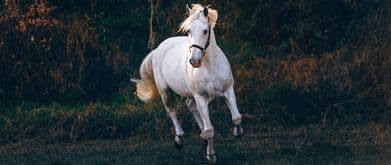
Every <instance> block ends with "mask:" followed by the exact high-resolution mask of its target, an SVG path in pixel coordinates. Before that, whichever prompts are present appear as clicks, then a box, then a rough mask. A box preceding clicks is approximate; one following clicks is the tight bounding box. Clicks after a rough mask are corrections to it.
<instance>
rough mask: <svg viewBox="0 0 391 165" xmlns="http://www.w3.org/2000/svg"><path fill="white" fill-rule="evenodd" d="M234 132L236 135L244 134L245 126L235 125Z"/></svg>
mask: <svg viewBox="0 0 391 165" xmlns="http://www.w3.org/2000/svg"><path fill="white" fill-rule="evenodd" d="M233 134H234V136H235V137H241V136H242V135H243V128H242V127H241V126H240V125H235V127H234V130H233Z"/></svg>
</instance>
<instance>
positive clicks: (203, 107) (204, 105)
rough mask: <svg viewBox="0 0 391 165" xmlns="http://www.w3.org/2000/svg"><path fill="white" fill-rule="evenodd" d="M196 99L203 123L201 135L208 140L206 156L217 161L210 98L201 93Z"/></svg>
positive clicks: (212, 160)
mask: <svg viewBox="0 0 391 165" xmlns="http://www.w3.org/2000/svg"><path fill="white" fill-rule="evenodd" d="M194 99H195V102H196V105H197V110H198V112H199V115H200V117H201V120H202V123H203V129H202V133H201V137H202V138H203V139H207V141H208V145H207V147H206V158H207V159H208V160H209V161H211V162H216V155H215V150H214V146H213V138H214V128H213V125H212V123H211V121H210V117H209V108H208V103H209V100H208V99H207V98H206V97H205V96H201V95H195V96H194Z"/></svg>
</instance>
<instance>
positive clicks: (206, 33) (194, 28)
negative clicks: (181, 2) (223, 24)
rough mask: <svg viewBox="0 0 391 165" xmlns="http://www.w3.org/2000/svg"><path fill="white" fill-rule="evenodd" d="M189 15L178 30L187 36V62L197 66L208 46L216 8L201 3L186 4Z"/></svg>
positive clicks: (215, 17)
mask: <svg viewBox="0 0 391 165" xmlns="http://www.w3.org/2000/svg"><path fill="white" fill-rule="evenodd" d="M186 9H187V13H188V15H189V17H188V18H187V19H186V20H185V21H184V22H183V23H182V24H181V27H180V29H179V31H182V32H187V36H188V37H189V41H190V45H189V55H190V56H189V58H188V59H189V63H190V64H191V65H192V66H193V67H194V68H198V67H200V66H201V62H202V58H203V57H204V55H205V53H206V49H207V48H208V46H209V42H210V35H211V31H212V29H213V27H214V25H215V23H216V20H217V12H216V10H211V9H208V7H203V6H201V5H192V8H190V7H189V6H186Z"/></svg>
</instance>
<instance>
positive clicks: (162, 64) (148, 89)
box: [132, 4, 243, 161]
mask: <svg viewBox="0 0 391 165" xmlns="http://www.w3.org/2000/svg"><path fill="white" fill-rule="evenodd" d="M186 8H187V12H188V18H187V19H185V21H183V22H182V24H181V26H180V29H179V31H180V32H187V36H180V37H171V38H168V39H166V40H165V41H163V42H162V43H161V44H160V45H159V46H158V47H157V48H156V49H154V50H153V51H152V52H150V53H149V55H148V56H147V57H146V58H145V59H144V61H143V62H142V64H141V67H140V76H141V80H140V79H132V81H134V82H136V83H137V92H136V95H137V96H138V97H139V98H140V99H141V100H143V101H144V102H148V101H151V100H152V99H153V98H155V97H157V96H159V95H160V97H161V99H162V101H163V104H164V107H165V109H166V110H167V113H168V115H169V117H170V118H171V120H172V122H173V124H174V127H175V132H176V136H175V143H176V145H177V146H183V134H184V132H183V130H182V128H181V124H180V123H179V122H178V119H177V117H176V113H175V110H174V105H173V104H175V102H174V100H172V97H171V96H172V94H173V92H174V93H176V94H178V95H180V96H182V97H186V98H187V100H186V105H187V107H188V108H189V110H190V111H191V112H192V114H193V116H194V118H195V120H196V122H197V124H198V126H199V127H200V129H201V132H202V133H201V135H200V136H201V138H202V139H204V140H205V139H206V140H207V143H208V144H207V149H206V152H207V156H206V157H207V159H208V160H210V161H216V156H215V151H214V147H213V137H214V128H213V125H212V123H211V121H210V118H209V109H208V104H209V102H210V101H211V100H213V99H214V98H215V97H218V96H223V97H224V98H225V102H226V104H227V106H228V108H229V110H230V112H231V115H232V121H233V124H234V129H233V134H234V135H235V136H239V135H241V134H242V133H243V129H242V128H241V126H240V123H241V119H242V117H241V115H240V113H239V111H238V108H237V105H236V98H235V92H234V80H233V76H232V72H231V67H230V65H229V62H228V60H227V58H226V56H225V55H224V53H223V52H222V51H221V49H220V48H219V47H218V46H217V44H216V39H215V34H214V32H213V28H214V27H215V24H216V21H217V17H218V14H217V11H216V10H212V9H210V8H208V7H203V6H201V5H199V4H193V5H192V8H189V6H186Z"/></svg>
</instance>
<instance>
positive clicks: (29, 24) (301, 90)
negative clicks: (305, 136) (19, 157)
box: [0, 0, 391, 141]
mask: <svg viewBox="0 0 391 165" xmlns="http://www.w3.org/2000/svg"><path fill="white" fill-rule="evenodd" d="M191 3H202V4H206V5H211V7H212V8H214V9H217V10H218V12H219V20H218V23H217V26H216V28H215V33H216V36H217V43H218V45H219V46H220V47H221V48H222V50H223V51H224V52H225V54H226V55H227V57H228V59H229V60H230V63H231V66H232V71H233V73H234V76H235V90H236V92H237V97H238V104H239V107H240V111H241V112H242V113H243V114H244V118H245V120H246V121H247V123H251V122H253V123H265V122H266V123H267V122H268V121H269V122H272V123H278V124H283V125H291V124H299V125H300V124H302V123H318V124H319V123H321V124H326V125H330V126H339V125H343V124H345V123H354V124H357V123H369V122H381V123H386V124H389V122H390V121H391V120H390V119H391V109H390V107H391V54H390V52H391V46H390V41H391V33H390V29H391V24H390V23H391V21H390V20H391V19H390V16H391V11H390V9H391V2H390V1H389V0H317V1H314V0H216V1H180V0H150V1H146V0H132V1H128V0H89V1H83V0H2V1H1V3H0V100H1V107H2V108H1V109H2V112H1V113H0V128H1V129H0V130H1V132H2V134H1V135H0V136H1V137H3V138H4V139H7V138H8V139H9V138H10V137H19V136H20V137H34V136H37V134H40V132H43V134H45V137H49V139H51V140H53V139H57V140H64V139H72V138H76V139H77V138H83V137H84V138H85V137H86V138H96V137H123V136H128V135H129V134H135V132H145V130H144V129H145V128H147V127H154V128H155V129H156V130H160V129H161V128H164V129H167V128H170V125H169V121H168V120H167V121H166V119H165V115H164V110H163V109H161V107H159V106H158V104H157V105H152V106H151V105H144V104H142V103H140V101H138V100H137V99H136V98H135V95H133V92H134V89H135V87H134V84H131V83H130V81H129V79H130V77H137V76H138V68H139V65H140V64H141V61H142V60H143V58H144V57H145V56H146V55H147V54H148V52H149V51H150V49H149V48H148V47H149V46H152V47H156V46H157V45H158V44H159V43H160V42H161V41H163V40H164V39H166V38H168V37H171V36H175V35H183V34H178V33H177V28H178V26H179V24H180V22H181V21H182V20H183V19H184V18H185V17H186V16H185V5H186V4H191ZM151 12H153V15H151ZM150 19H151V20H152V22H149V20H150ZM151 24H152V31H150V30H149V26H150V25H151ZM180 102H183V100H179V101H178V104H179V103H180ZM220 104H222V103H221V102H219V101H217V103H213V104H212V109H218V107H219V106H218V105H220ZM180 107H181V108H185V107H184V106H183V105H181V106H180ZM148 109H149V110H150V109H159V110H158V111H153V112H151V111H146V110H148ZM185 113H186V112H183V114H185ZM211 113H212V116H213V115H215V116H221V114H219V115H216V113H217V114H218V113H219V112H211ZM156 114H157V115H158V116H160V117H156ZM186 115H187V116H186ZM186 115H185V116H186V118H187V119H189V120H191V117H190V116H189V115H188V114H186ZM223 117H224V118H223ZM223 117H221V119H220V118H218V119H216V120H217V121H215V123H225V124H220V125H223V127H225V126H226V125H228V123H227V122H226V120H228V119H229V116H228V114H225V116H224V115H223ZM146 119H151V120H152V119H153V121H148V122H147V123H145V122H146V121H147V120H146ZM129 123H131V124H130V125H129ZM157 123H158V124H157ZM162 123H165V124H162ZM193 124H194V123H193ZM216 125H219V124H216ZM192 127H193V128H194V129H196V126H194V125H193V126H192ZM226 127H228V126H226ZM248 127H250V124H249V125H248ZM42 128H43V129H42ZM248 129H249V130H253V131H254V132H257V131H259V130H261V126H259V127H258V126H252V125H251V128H248ZM32 130H34V131H32ZM37 130H38V131H37ZM61 131H62V132H61ZM75 132H78V133H75ZM250 132H251V131H250ZM54 141H56V140H54Z"/></svg>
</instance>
